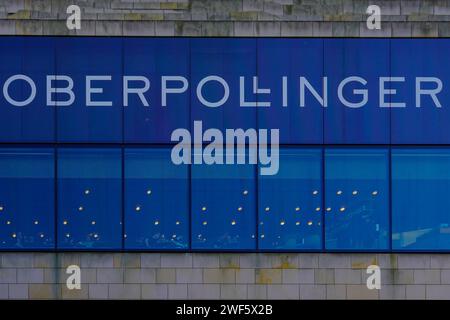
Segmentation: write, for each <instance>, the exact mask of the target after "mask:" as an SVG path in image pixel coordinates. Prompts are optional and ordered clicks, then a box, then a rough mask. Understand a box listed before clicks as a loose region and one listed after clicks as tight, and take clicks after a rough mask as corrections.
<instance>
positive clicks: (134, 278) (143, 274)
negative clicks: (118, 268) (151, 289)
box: [124, 268, 156, 283]
mask: <svg viewBox="0 0 450 320" xmlns="http://www.w3.org/2000/svg"><path fill="white" fill-rule="evenodd" d="M124 279H125V281H124V282H125V283H155V282H156V270H155V269H149V268H146V269H126V270H125V274H124Z"/></svg>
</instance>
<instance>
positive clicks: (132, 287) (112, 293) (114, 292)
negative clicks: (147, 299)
mask: <svg viewBox="0 0 450 320" xmlns="http://www.w3.org/2000/svg"><path fill="white" fill-rule="evenodd" d="M140 297H141V286H140V285H139V284H109V285H108V298H109V299H121V300H122V299H139V298H140Z"/></svg>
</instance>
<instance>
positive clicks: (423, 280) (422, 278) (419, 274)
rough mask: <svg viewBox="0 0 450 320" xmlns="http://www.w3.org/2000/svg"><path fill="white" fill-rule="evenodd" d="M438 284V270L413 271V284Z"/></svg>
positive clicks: (439, 275)
mask: <svg viewBox="0 0 450 320" xmlns="http://www.w3.org/2000/svg"><path fill="white" fill-rule="evenodd" d="M440 282H441V272H440V271H439V270H429V269H425V270H423V269H416V270H414V284H439V283H440Z"/></svg>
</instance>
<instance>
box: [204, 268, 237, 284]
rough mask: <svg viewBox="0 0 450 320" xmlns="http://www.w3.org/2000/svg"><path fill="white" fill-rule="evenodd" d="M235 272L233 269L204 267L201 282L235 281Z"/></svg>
mask: <svg viewBox="0 0 450 320" xmlns="http://www.w3.org/2000/svg"><path fill="white" fill-rule="evenodd" d="M235 282H236V272H235V270H234V269H226V268H224V269H210V268H209V269H204V270H203V283H235Z"/></svg>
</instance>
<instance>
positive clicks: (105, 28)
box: [95, 21, 123, 36]
mask: <svg viewBox="0 0 450 320" xmlns="http://www.w3.org/2000/svg"><path fill="white" fill-rule="evenodd" d="M95 34H96V35H97V36H121V35H123V22H122V21H96V22H95Z"/></svg>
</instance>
